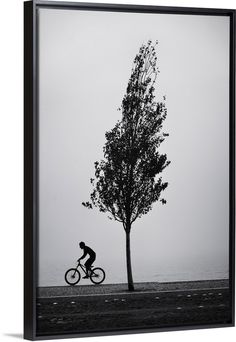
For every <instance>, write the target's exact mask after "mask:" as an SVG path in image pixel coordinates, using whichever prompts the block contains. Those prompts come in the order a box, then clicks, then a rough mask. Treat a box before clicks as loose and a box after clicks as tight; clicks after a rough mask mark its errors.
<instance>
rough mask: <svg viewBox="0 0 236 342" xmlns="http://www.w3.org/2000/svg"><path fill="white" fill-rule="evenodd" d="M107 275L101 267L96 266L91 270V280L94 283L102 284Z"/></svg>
mask: <svg viewBox="0 0 236 342" xmlns="http://www.w3.org/2000/svg"><path fill="white" fill-rule="evenodd" d="M105 277H106V274H105V271H104V270H103V269H102V268H100V267H95V268H93V269H92V270H91V274H90V280H91V282H92V283H94V284H96V285H98V284H101V283H102V282H103V281H104V279H105Z"/></svg>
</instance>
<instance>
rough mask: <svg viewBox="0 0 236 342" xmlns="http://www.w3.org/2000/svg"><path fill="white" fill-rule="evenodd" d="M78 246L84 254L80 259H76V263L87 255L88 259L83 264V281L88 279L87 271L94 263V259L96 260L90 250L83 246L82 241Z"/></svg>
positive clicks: (94, 254)
mask: <svg viewBox="0 0 236 342" xmlns="http://www.w3.org/2000/svg"><path fill="white" fill-rule="evenodd" d="M79 246H80V248H81V249H83V250H84V254H83V255H82V257H80V258H79V259H78V262H79V261H80V260H81V259H84V258H85V257H86V255H87V254H88V255H89V258H88V259H87V260H86V262H85V263H84V266H85V267H86V275H85V276H84V277H83V279H86V278H89V271H90V269H91V266H92V264H93V263H94V261H95V259H96V253H95V252H94V251H93V250H92V248H90V247H88V246H86V245H85V243H84V242H83V241H81V242H80V243H79Z"/></svg>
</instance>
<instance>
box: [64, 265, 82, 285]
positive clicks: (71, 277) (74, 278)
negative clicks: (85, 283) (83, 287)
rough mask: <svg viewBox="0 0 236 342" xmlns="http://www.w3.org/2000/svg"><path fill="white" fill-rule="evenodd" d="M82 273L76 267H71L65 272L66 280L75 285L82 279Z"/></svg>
mask: <svg viewBox="0 0 236 342" xmlns="http://www.w3.org/2000/svg"><path fill="white" fill-rule="evenodd" d="M80 277H81V275H80V273H79V271H78V270H77V269H76V268H70V269H69V270H68V271H66V273H65V281H66V282H67V284H68V285H71V286H74V285H76V284H78V282H79V281H80Z"/></svg>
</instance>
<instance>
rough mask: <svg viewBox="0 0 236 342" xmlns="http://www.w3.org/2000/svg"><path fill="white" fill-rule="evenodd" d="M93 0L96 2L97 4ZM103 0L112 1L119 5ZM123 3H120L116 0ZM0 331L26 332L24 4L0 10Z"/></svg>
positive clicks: (223, 335)
mask: <svg viewBox="0 0 236 342" xmlns="http://www.w3.org/2000/svg"><path fill="white" fill-rule="evenodd" d="M93 2H97V1H96V0H93ZM102 2H109V3H113V2H116V1H112V0H109V1H106V0H103V1H102ZM117 2H119V1H117ZM120 2H123V3H130V4H150V5H169V6H192V7H201V6H202V7H219V8H223V7H224V8H227V7H228V8H235V9H236V3H235V1H234V0H224V1H222V0H159V1H157V0H148V1H147V2H145V1H144V0H130V1H122V0H120ZM0 25H1V27H0V47H1V50H0V59H1V62H0V94H1V96H0V106H1V108H0V118H1V122H0V158H1V159H0V160H1V164H0V229H1V239H0V253H1V255H0V263H1V264H0V277H1V282H0V284H1V287H0V333H1V341H3V342H5V341H11V340H13V341H14V339H16V338H18V339H19V338H22V333H23V1H22V0H5V1H1V8H0ZM235 337H236V330H235V328H227V329H210V330H195V331H183V332H171V333H159V334H145V335H127V336H114V337H106V338H104V337H101V338H94V339H93V341H94V342H95V341H101V339H105V340H106V341H107V342H110V341H123V342H125V341H130V342H132V341H135V342H136V341H142V340H143V339H146V340H147V341H149V342H152V341H156V339H158V340H159V341H160V342H170V341H172V340H175V342H179V341H181V342H185V341H186V342H187V341H189V340H190V341H192V342H195V341H199V340H201V341H209V340H213V339H214V341H222V340H227V341H233V340H235Z"/></svg>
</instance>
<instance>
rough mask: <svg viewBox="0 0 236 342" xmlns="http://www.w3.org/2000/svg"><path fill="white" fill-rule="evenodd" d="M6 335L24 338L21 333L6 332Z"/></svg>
mask: <svg viewBox="0 0 236 342" xmlns="http://www.w3.org/2000/svg"><path fill="white" fill-rule="evenodd" d="M4 335H5V336H9V337H13V338H20V339H23V337H24V336H23V334H21V333H6V334H4Z"/></svg>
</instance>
